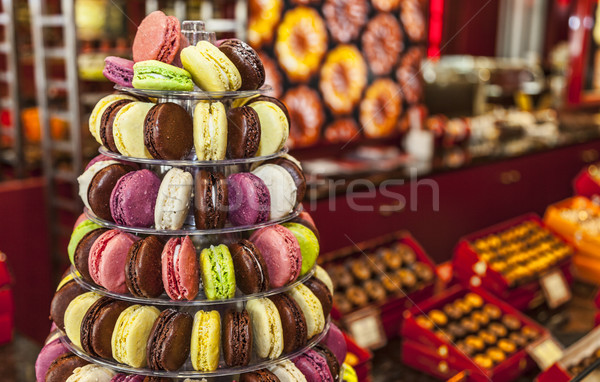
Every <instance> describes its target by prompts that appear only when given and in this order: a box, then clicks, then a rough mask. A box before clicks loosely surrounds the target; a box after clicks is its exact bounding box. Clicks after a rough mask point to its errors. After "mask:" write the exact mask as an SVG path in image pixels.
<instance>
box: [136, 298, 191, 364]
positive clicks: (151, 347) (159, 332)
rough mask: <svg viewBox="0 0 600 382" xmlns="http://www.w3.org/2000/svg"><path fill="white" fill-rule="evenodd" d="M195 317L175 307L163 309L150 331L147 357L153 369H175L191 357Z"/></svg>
mask: <svg viewBox="0 0 600 382" xmlns="http://www.w3.org/2000/svg"><path fill="white" fill-rule="evenodd" d="M193 321H194V320H193V318H192V316H190V315H189V314H188V313H185V312H178V311H177V310H175V309H165V310H163V311H162V312H161V313H160V315H159V316H158V318H157V319H156V321H154V326H153V327H152V330H151V331H150V337H149V338H148V346H147V347H146V349H147V350H146V358H147V359H148V366H149V367H150V368H151V369H153V370H167V371H174V370H177V369H179V368H180V367H181V366H182V365H183V364H184V363H185V361H186V359H187V358H188V357H189V354H190V338H191V336H192V324H193Z"/></svg>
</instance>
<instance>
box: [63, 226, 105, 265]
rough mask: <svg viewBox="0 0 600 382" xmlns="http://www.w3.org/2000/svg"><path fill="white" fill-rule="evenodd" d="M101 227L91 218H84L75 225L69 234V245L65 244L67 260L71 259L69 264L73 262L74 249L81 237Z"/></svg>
mask: <svg viewBox="0 0 600 382" xmlns="http://www.w3.org/2000/svg"><path fill="white" fill-rule="evenodd" d="M98 228H102V227H100V226H99V225H98V224H96V223H94V222H93V221H91V220H87V219H86V220H84V221H82V222H81V223H79V224H78V225H77V227H75V229H74V230H73V233H72V234H71V239H70V240H69V245H68V246H67V253H68V254H69V260H71V264H73V265H74V264H75V250H76V249H77V244H79V242H80V241H81V239H83V237H84V236H85V235H86V234H88V233H89V232H92V231H93V230H95V229H98Z"/></svg>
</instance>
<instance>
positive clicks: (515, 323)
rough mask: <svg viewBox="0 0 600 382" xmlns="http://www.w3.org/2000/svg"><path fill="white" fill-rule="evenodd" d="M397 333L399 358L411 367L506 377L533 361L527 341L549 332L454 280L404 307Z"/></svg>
mask: <svg viewBox="0 0 600 382" xmlns="http://www.w3.org/2000/svg"><path fill="white" fill-rule="evenodd" d="M401 335H402V337H403V338H404V340H405V342H406V343H407V344H408V345H403V346H404V347H403V352H402V357H403V362H404V363H406V364H407V365H409V366H411V367H414V368H417V369H420V370H422V371H424V372H427V373H430V374H433V375H435V376H437V377H440V378H448V377H450V376H451V375H453V374H451V373H452V372H453V371H456V370H471V371H472V372H474V373H476V374H480V375H482V376H483V377H485V378H487V379H491V380H498V381H509V380H512V379H514V378H516V377H518V376H519V375H520V374H521V373H522V372H524V371H525V370H526V369H528V368H529V367H530V366H532V365H533V360H531V359H530V358H529V356H528V355H527V353H526V351H525V349H526V347H527V345H528V344H530V343H532V342H533V341H535V340H539V339H540V338H543V337H544V336H547V335H548V334H547V332H546V330H545V329H544V328H543V327H541V326H539V325H538V324H536V323H535V322H533V321H531V320H529V319H528V318H526V317H525V316H523V315H522V314H521V313H520V312H519V311H517V310H516V309H514V308H513V307H511V306H509V305H508V304H506V303H504V302H502V301H500V300H498V299H497V298H495V297H493V296H492V295H490V294H488V293H486V292H485V291H484V290H482V289H480V288H473V289H465V288H463V287H462V286H460V285H455V286H454V287H452V288H450V289H447V290H445V291H444V292H442V293H441V294H439V295H436V296H434V297H432V298H430V299H428V300H426V301H424V302H422V303H421V304H419V305H418V306H415V307H413V308H412V309H410V310H409V311H407V312H406V313H405V320H404V323H403V326H402V331H401ZM425 360H428V361H425ZM434 361H436V367H433V368H432V364H431V363H432V362H434Z"/></svg>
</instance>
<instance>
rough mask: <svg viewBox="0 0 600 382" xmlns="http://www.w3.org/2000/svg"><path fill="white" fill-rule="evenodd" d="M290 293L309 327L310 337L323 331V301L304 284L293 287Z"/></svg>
mask: <svg viewBox="0 0 600 382" xmlns="http://www.w3.org/2000/svg"><path fill="white" fill-rule="evenodd" d="M288 294H289V295H290V296H291V297H292V298H293V299H294V301H296V303H297V304H298V306H299V307H300V309H302V313H304V318H305V319H306V326H307V329H308V338H309V339H310V338H312V337H314V336H316V335H317V334H319V333H321V332H322V331H323V328H324V327H325V316H324V314H323V306H322V305H321V301H319V299H318V298H317V296H315V295H314V293H313V292H311V291H310V289H308V288H307V287H306V286H304V284H299V285H297V286H296V287H294V288H293V289H291V290H290V291H289V292H288Z"/></svg>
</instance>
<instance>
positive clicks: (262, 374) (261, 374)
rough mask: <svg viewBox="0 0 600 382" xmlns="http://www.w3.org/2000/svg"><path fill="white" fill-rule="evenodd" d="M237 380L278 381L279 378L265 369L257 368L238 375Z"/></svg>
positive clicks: (245, 381) (250, 381)
mask: <svg viewBox="0 0 600 382" xmlns="http://www.w3.org/2000/svg"><path fill="white" fill-rule="evenodd" d="M238 382H279V378H277V376H276V375H275V374H273V373H271V372H270V371H269V370H267V369H259V370H254V371H249V372H247V373H244V374H242V375H240V379H239V380H238Z"/></svg>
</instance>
